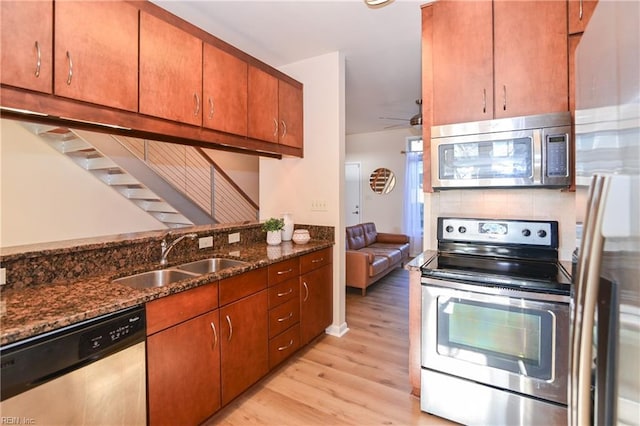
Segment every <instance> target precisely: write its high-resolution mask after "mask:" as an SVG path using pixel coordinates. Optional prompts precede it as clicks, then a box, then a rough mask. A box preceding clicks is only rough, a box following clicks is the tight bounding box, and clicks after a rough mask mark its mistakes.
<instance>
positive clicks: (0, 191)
mask: <svg viewBox="0 0 640 426" xmlns="http://www.w3.org/2000/svg"><path fill="white" fill-rule="evenodd" d="M0 135H1V137H0V165H1V169H0V179H1V184H0V202H1V204H0V246H2V247H10V246H18V245H24V244H35V243H43V242H51V241H63V240H69V239H76V238H85V237H97V236H104V235H114V234H120V233H128V232H141V231H149V230H157V229H163V228H166V226H165V225H164V224H163V223H161V222H159V221H157V220H156V219H155V218H153V217H152V216H150V215H148V214H147V213H145V212H144V211H142V210H141V209H140V208H138V207H137V206H135V205H134V204H132V203H131V202H130V201H128V200H127V199H125V198H124V197H123V196H122V195H120V194H119V193H117V192H116V191H114V190H113V189H112V188H109V187H108V186H106V185H105V184H103V183H102V182H100V181H99V180H98V179H97V178H95V177H93V176H92V175H90V174H89V173H88V172H87V171H85V170H83V169H82V168H80V167H79V166H77V165H76V164H75V163H74V162H73V161H72V160H71V159H70V158H68V157H66V156H64V155H62V154H60V153H59V152H57V151H56V150H55V149H54V148H53V147H51V146H49V145H48V144H47V143H46V142H44V141H43V140H41V139H40V138H39V137H38V136H35V135H34V134H33V133H31V132H30V131H28V130H27V129H25V128H24V127H22V125H21V124H19V123H18V122H16V121H12V120H6V119H3V120H0Z"/></svg>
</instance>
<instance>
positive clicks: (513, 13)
mask: <svg viewBox="0 0 640 426" xmlns="http://www.w3.org/2000/svg"><path fill="white" fill-rule="evenodd" d="M433 22H434V24H433V25H434V26H433V124H434V125H440V124H450V123H457V122H466V121H476V120H486V119H492V118H502V117H514V116H521V115H530V114H540V113H549V112H558V111H567V110H568V83H567V81H568V74H567V72H568V71H567V24H566V22H567V5H566V3H565V2H559V1H558V2H556V1H517V2H514V1H508V0H504V1H503V0H495V1H494V2H493V3H492V2H460V1H448V0H440V1H438V2H436V3H435V4H434V8H433ZM471 23H473V25H471Z"/></svg>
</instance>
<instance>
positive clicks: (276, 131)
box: [273, 118, 278, 138]
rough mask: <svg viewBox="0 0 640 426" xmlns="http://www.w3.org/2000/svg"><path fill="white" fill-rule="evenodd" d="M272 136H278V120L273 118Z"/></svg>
mask: <svg viewBox="0 0 640 426" xmlns="http://www.w3.org/2000/svg"><path fill="white" fill-rule="evenodd" d="M273 136H274V137H276V138H277V137H278V120H276V119H275V118H274V119H273Z"/></svg>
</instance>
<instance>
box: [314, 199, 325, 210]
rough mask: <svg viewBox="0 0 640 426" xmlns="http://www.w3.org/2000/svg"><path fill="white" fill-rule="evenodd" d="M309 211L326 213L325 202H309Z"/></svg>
mask: <svg viewBox="0 0 640 426" xmlns="http://www.w3.org/2000/svg"><path fill="white" fill-rule="evenodd" d="M311 211H314V212H326V211H327V200H312V201H311Z"/></svg>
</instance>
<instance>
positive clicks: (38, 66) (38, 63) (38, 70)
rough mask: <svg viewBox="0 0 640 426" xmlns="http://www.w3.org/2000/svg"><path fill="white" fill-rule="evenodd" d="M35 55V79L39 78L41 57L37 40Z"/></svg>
mask: <svg viewBox="0 0 640 426" xmlns="http://www.w3.org/2000/svg"><path fill="white" fill-rule="evenodd" d="M36 55H37V60H36V72H35V75H36V78H37V77H40V65H42V55H41V52H40V44H39V43H38V40H36Z"/></svg>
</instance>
